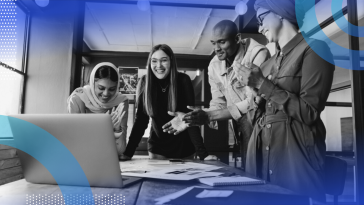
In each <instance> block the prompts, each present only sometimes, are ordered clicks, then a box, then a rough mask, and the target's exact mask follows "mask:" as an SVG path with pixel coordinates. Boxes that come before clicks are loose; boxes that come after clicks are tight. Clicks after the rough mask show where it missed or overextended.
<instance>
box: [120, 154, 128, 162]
mask: <svg viewBox="0 0 364 205" xmlns="http://www.w3.org/2000/svg"><path fill="white" fill-rule="evenodd" d="M119 159H120V161H128V160H131V157H128V156H126V155H124V154H122V155H121V156H120V157H119Z"/></svg>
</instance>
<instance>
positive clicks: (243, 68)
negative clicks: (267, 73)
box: [233, 62, 264, 89]
mask: <svg viewBox="0 0 364 205" xmlns="http://www.w3.org/2000/svg"><path fill="white" fill-rule="evenodd" d="M233 69H234V71H235V73H236V75H237V76H238V80H239V81H240V82H241V83H243V84H245V85H248V86H250V87H252V88H257V89H259V88H260V86H262V84H263V82H264V75H263V73H262V71H261V70H260V68H259V67H258V66H256V65H254V64H253V63H245V64H244V65H241V64H240V63H238V62H234V64H233Z"/></svg>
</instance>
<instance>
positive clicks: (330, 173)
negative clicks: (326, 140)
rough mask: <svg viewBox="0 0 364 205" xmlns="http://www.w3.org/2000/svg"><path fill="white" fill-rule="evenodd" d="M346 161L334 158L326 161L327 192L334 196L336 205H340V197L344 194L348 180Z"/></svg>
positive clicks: (329, 157)
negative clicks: (346, 180) (346, 179)
mask: <svg viewBox="0 0 364 205" xmlns="http://www.w3.org/2000/svg"><path fill="white" fill-rule="evenodd" d="M347 166H348V165H347V163H346V161H344V160H342V159H340V158H337V157H332V156H326V159H325V192H326V194H329V195H333V196H334V204H335V205H337V204H338V196H339V195H341V194H342V193H343V190H344V185H345V178H346V169H347Z"/></svg>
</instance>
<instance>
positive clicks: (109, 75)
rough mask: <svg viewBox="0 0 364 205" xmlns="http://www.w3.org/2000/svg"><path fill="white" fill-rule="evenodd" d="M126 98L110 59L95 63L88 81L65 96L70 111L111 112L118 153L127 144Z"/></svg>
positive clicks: (127, 103) (120, 152)
mask: <svg viewBox="0 0 364 205" xmlns="http://www.w3.org/2000/svg"><path fill="white" fill-rule="evenodd" d="M128 108H129V101H128V99H127V97H126V96H125V95H122V94H121V93H119V72H118V71H117V68H116V66H115V65H113V64H112V63H107V62H104V63H99V64H97V65H96V66H95V67H94V68H93V70H92V72H91V75H90V84H89V85H85V86H84V87H80V88H76V89H75V90H74V91H73V92H72V94H71V95H70V97H69V98H68V100H67V110H68V112H69V113H106V114H110V115H111V118H112V122H113V126H114V133H115V141H116V147H117V150H118V155H119V156H120V155H121V154H122V153H123V152H124V150H125V145H126V132H127V121H128Z"/></svg>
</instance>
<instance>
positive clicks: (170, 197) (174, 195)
mask: <svg viewBox="0 0 364 205" xmlns="http://www.w3.org/2000/svg"><path fill="white" fill-rule="evenodd" d="M195 187H196V188H204V187H198V186H191V187H187V188H185V189H182V190H180V191H177V192H175V193H172V194H168V195H166V196H162V197H159V198H156V199H154V201H157V203H156V205H161V204H165V203H167V202H169V201H171V200H173V199H177V198H178V197H180V196H182V195H184V194H186V193H187V192H189V191H191V189H193V188H195Z"/></svg>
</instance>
